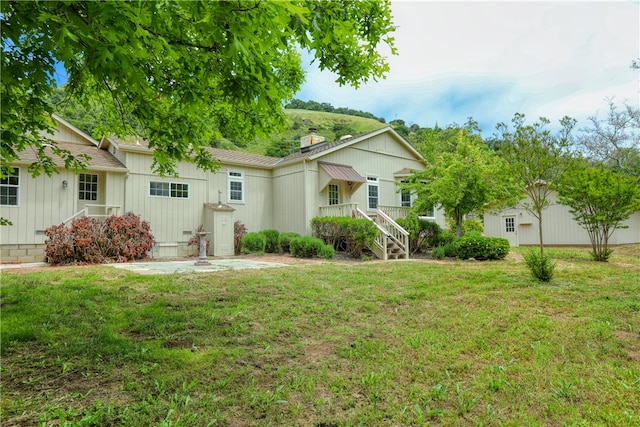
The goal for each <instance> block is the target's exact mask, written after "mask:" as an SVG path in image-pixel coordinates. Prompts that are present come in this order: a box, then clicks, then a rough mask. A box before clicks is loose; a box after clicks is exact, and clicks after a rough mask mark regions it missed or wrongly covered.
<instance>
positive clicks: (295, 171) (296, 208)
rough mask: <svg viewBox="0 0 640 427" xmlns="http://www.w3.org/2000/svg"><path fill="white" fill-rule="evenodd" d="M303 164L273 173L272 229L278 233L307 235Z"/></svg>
mask: <svg viewBox="0 0 640 427" xmlns="http://www.w3.org/2000/svg"><path fill="white" fill-rule="evenodd" d="M304 167H305V164H304V163H296V164H293V165H289V166H286V167H282V168H279V169H276V170H275V171H274V173H273V195H274V197H273V228H275V229H276V230H278V231H280V232H293V233H298V234H302V235H304V234H307V232H308V225H307V221H306V218H307V214H306V209H307V204H306V202H305V194H306V193H309V191H305V188H309V187H308V186H307V185H306V181H305V174H304Z"/></svg>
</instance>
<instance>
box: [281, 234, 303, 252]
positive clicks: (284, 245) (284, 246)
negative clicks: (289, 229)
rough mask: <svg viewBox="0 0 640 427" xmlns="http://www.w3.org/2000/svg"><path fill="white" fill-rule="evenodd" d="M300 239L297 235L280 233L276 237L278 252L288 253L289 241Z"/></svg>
mask: <svg viewBox="0 0 640 427" xmlns="http://www.w3.org/2000/svg"><path fill="white" fill-rule="evenodd" d="M296 237H300V235H299V234H298V233H280V235H279V236H278V246H279V247H280V250H281V251H283V252H289V246H290V244H291V240H292V239H294V238H296Z"/></svg>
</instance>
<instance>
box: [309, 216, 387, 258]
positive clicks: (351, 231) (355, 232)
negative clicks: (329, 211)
mask: <svg viewBox="0 0 640 427" xmlns="http://www.w3.org/2000/svg"><path fill="white" fill-rule="evenodd" d="M311 227H312V229H313V236H315V237H317V238H320V239H322V240H323V242H324V243H326V244H328V245H331V246H332V247H334V248H336V247H337V246H338V245H340V244H341V243H344V246H345V252H347V253H349V254H350V255H352V256H355V257H358V256H360V255H361V254H362V251H363V250H364V248H367V247H371V246H372V245H373V243H374V241H375V238H376V235H377V233H378V230H377V228H376V225H375V224H374V223H373V222H372V221H369V220H367V219H361V218H351V217H316V218H313V219H312V220H311Z"/></svg>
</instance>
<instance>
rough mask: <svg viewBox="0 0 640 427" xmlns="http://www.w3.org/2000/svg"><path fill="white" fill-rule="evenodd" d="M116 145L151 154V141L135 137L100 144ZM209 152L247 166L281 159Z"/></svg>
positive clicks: (214, 155)
mask: <svg viewBox="0 0 640 427" xmlns="http://www.w3.org/2000/svg"><path fill="white" fill-rule="evenodd" d="M106 144H114V145H116V146H117V147H118V148H119V149H122V150H124V151H137V152H143V153H146V154H151V152H152V150H151V149H150V148H149V141H147V140H144V139H138V138H135V137H131V136H130V137H125V138H124V139H123V138H118V137H115V136H110V137H105V138H103V139H102V141H101V142H100V145H101V146H106ZM207 151H208V152H209V153H211V155H212V156H213V157H214V158H215V159H216V160H218V161H220V162H224V163H231V164H237V165H246V166H263V167H265V166H266V167H272V166H274V165H275V164H276V163H278V162H279V161H280V160H281V159H280V158H278V157H270V156H263V155H261V154H252V153H245V152H243V151H236V150H225V149H222V148H213V147H208V148H207Z"/></svg>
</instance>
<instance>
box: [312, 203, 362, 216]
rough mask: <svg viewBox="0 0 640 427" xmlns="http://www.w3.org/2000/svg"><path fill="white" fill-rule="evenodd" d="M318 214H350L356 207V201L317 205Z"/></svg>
mask: <svg viewBox="0 0 640 427" xmlns="http://www.w3.org/2000/svg"><path fill="white" fill-rule="evenodd" d="M318 208H319V210H320V216H350V217H353V216H354V215H355V213H356V210H357V209H358V204H357V203H341V204H339V205H326V206H319V207H318Z"/></svg>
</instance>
